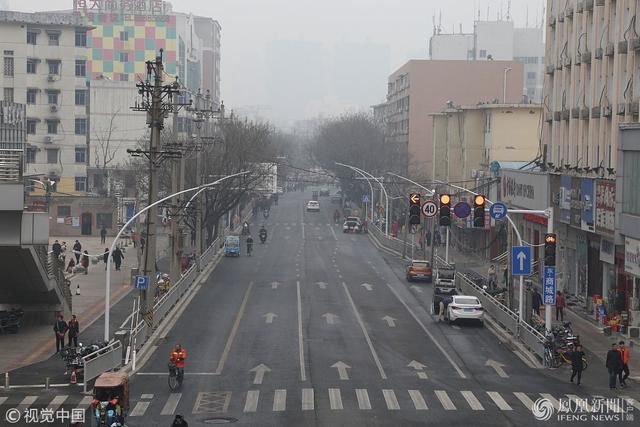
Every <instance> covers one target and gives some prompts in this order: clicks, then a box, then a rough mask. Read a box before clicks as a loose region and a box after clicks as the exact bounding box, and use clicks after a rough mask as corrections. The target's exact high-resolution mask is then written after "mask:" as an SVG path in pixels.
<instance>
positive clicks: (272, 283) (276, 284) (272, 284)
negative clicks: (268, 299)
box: [271, 282, 280, 289]
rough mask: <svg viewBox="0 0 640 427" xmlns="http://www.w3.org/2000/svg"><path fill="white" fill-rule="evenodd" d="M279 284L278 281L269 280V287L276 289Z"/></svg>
mask: <svg viewBox="0 0 640 427" xmlns="http://www.w3.org/2000/svg"><path fill="white" fill-rule="evenodd" d="M278 286H280V282H271V289H278Z"/></svg>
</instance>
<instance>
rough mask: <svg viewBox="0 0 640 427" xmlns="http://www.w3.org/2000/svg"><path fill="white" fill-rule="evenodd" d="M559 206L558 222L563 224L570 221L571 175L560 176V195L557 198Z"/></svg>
mask: <svg viewBox="0 0 640 427" xmlns="http://www.w3.org/2000/svg"><path fill="white" fill-rule="evenodd" d="M558 207H559V208H560V209H559V211H560V218H559V219H558V220H559V221H560V222H562V223H565V224H570V223H571V177H570V176H568V175H562V176H561V177H560V197H559V200H558Z"/></svg>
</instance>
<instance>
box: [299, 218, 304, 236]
mask: <svg viewBox="0 0 640 427" xmlns="http://www.w3.org/2000/svg"><path fill="white" fill-rule="evenodd" d="M300 224H302V240H304V221H303V222H301V223H300Z"/></svg>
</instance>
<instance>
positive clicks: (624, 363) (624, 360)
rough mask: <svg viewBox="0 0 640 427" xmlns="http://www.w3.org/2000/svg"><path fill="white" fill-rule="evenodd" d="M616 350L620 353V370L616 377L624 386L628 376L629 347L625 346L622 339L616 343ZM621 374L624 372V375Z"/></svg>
mask: <svg viewBox="0 0 640 427" xmlns="http://www.w3.org/2000/svg"><path fill="white" fill-rule="evenodd" d="M618 351H619V352H620V355H621V356H622V370H621V371H620V373H619V374H618V379H619V380H620V385H621V386H622V387H626V386H627V378H628V377H629V358H630V357H631V354H630V352H629V349H628V348H627V347H625V345H624V341H620V342H619V343H618ZM622 374H624V375H622Z"/></svg>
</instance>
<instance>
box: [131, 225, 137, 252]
mask: <svg viewBox="0 0 640 427" xmlns="http://www.w3.org/2000/svg"><path fill="white" fill-rule="evenodd" d="M131 242H133V247H134V248H136V247H138V233H137V232H136V230H135V229H133V230H131Z"/></svg>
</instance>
